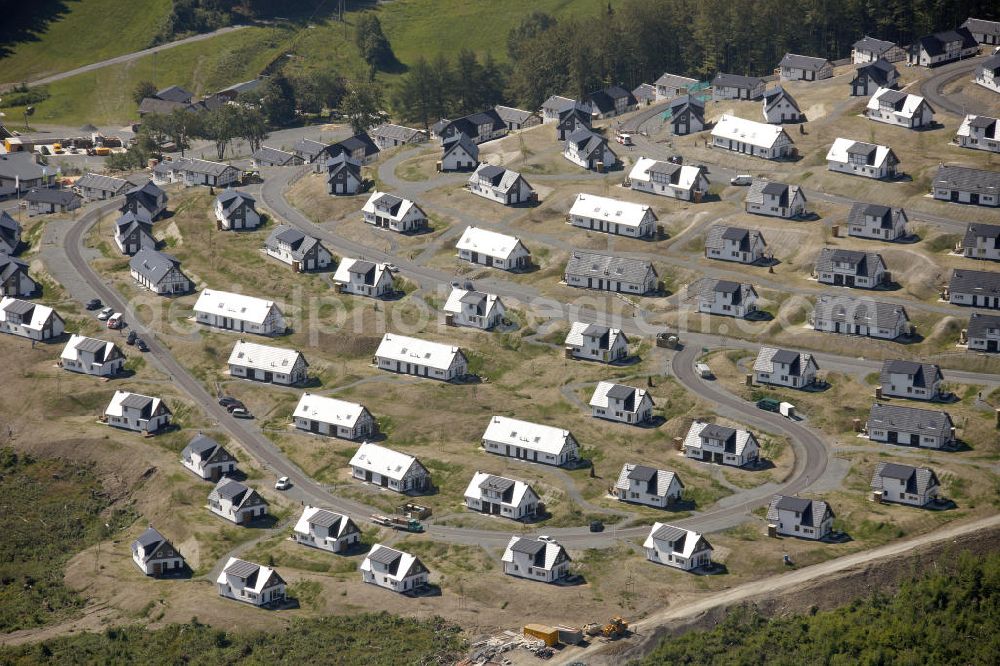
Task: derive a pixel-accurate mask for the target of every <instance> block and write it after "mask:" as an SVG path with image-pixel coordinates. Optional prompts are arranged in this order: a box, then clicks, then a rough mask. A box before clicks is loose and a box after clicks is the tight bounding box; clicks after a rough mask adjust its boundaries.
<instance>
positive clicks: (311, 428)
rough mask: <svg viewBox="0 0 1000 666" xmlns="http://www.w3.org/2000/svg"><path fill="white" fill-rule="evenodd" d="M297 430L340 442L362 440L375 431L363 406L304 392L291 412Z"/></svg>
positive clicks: (373, 420) (370, 418) (371, 420)
mask: <svg viewBox="0 0 1000 666" xmlns="http://www.w3.org/2000/svg"><path fill="white" fill-rule="evenodd" d="M292 422H293V423H295V427H296V428H298V429H299V430H305V431H307V432H312V433H316V434H317V435H329V436H330V437H339V438H341V439H362V438H364V437H368V436H369V435H371V434H373V433H374V432H375V418H374V417H373V416H372V414H371V412H369V411H368V408H367V407H365V406H364V405H359V404H357V403H354V402H347V401H345V400H337V399H336V398H327V397H325V396H321V395H313V394H312V393H303V394H302V397H301V398H299V404H298V405H297V406H296V407H295V411H294V412H293V413H292Z"/></svg>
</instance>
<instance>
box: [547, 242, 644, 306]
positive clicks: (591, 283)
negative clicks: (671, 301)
mask: <svg viewBox="0 0 1000 666" xmlns="http://www.w3.org/2000/svg"><path fill="white" fill-rule="evenodd" d="M564 279H565V280H566V284H567V285H568V286H570V287H581V288H584V289H601V290H606V291H617V292H622V293H626V294H637V295H640V296H641V295H643V294H648V293H652V292H654V291H656V289H657V287H658V282H659V275H658V274H657V272H656V269H655V268H654V267H653V264H652V263H650V262H649V261H647V260H645V259H632V258H626V257H613V256H610V255H606V254H597V253H596V252H585V251H583V250H574V251H573V254H572V255H570V258H569V261H568V262H567V263H566V272H565V274H564Z"/></svg>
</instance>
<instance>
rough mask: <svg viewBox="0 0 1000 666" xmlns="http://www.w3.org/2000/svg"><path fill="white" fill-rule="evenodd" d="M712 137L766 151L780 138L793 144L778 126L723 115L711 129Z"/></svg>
mask: <svg viewBox="0 0 1000 666" xmlns="http://www.w3.org/2000/svg"><path fill="white" fill-rule="evenodd" d="M712 136H717V137H720V138H723V139H731V140H733V141H739V142H741V143H748V144H750V145H753V146H757V147H759V148H768V149H770V148H772V147H774V144H775V143H776V142H777V140H778V138H779V137H781V136H784V137H785V138H786V139H788V142H789V143H793V141H792V139H791V137H789V136H788V134H787V133H786V132H785V130H783V129H782V128H781V126H780V125H771V124H770V123H758V122H757V121H755V120H747V119H746V118H737V117H736V116H730V115H723V116H722V117H721V118H719V120H718V122H716V124H715V127H714V128H712Z"/></svg>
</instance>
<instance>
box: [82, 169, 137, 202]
mask: <svg viewBox="0 0 1000 666" xmlns="http://www.w3.org/2000/svg"><path fill="white" fill-rule="evenodd" d="M131 188H132V183H130V182H129V181H127V180H125V179H124V178H115V177H114V176H105V175H103V174H99V173H85V174H83V175H82V176H80V177H79V178H77V180H76V182H75V183H73V189H75V190H76V191H77V192H79V193H80V194H81V195H82V196H83V198H84V199H86V200H87V201H99V200H103V199H110V198H112V197H117V196H121V195H122V194H125V192H126V190H129V189H131Z"/></svg>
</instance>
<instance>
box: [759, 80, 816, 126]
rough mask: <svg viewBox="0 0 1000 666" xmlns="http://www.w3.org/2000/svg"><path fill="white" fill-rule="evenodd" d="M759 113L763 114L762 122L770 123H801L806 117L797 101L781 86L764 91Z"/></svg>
mask: <svg viewBox="0 0 1000 666" xmlns="http://www.w3.org/2000/svg"><path fill="white" fill-rule="evenodd" d="M761 113H762V114H763V115H764V122H766V123H770V124H772V125H780V124H782V123H801V122H804V121H805V119H806V114H804V113H802V109H800V108H799V103H798V102H796V101H795V98H794V97H792V94H791V93H790V92H788V91H787V90H785V89H784V88H782V87H781V86H776V87H774V88H771V89H770V90H768V91H767V92H766V93H764V101H763V103H762V104H761Z"/></svg>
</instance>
